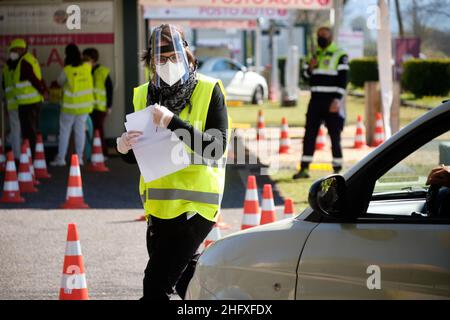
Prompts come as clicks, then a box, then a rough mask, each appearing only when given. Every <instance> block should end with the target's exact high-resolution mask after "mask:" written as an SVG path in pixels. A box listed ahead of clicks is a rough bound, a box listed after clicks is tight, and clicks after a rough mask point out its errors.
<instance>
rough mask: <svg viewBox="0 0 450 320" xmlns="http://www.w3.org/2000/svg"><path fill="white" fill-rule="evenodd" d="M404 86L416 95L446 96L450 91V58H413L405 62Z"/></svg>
mask: <svg viewBox="0 0 450 320" xmlns="http://www.w3.org/2000/svg"><path fill="white" fill-rule="evenodd" d="M401 81H402V87H403V89H405V90H407V91H410V92H411V93H413V94H414V95H415V96H416V97H423V96H446V95H447V94H448V92H449V91H450V59H427V60H423V59H411V60H408V61H406V62H405V63H404V64H403V74H402V79H401Z"/></svg>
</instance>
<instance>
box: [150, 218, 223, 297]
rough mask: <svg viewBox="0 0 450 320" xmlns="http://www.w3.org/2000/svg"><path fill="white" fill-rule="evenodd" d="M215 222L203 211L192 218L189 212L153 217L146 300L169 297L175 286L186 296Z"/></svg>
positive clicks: (179, 293)
mask: <svg viewBox="0 0 450 320" xmlns="http://www.w3.org/2000/svg"><path fill="white" fill-rule="evenodd" d="M213 226H214V222H212V221H209V220H206V219H205V218H203V217H202V216H201V215H200V214H196V215H195V216H193V217H192V218H190V219H188V220H187V219H186V214H182V215H180V216H179V217H177V218H174V219H158V218H155V217H151V221H150V222H149V226H148V227H147V251H148V255H149V261H148V264H147V268H146V269H145V276H144V296H143V297H142V299H143V300H169V299H170V296H171V295H172V293H173V292H174V289H176V291H177V293H178V295H179V296H180V297H181V298H182V299H184V296H185V294H186V289H187V286H188V284H189V281H190V280H191V278H192V276H193V275H194V271H195V266H196V263H197V259H198V257H199V254H196V252H197V249H198V247H199V246H200V245H201V244H202V242H203V241H204V239H205V238H206V236H207V235H208V233H209V232H210V231H211V229H212V227H213Z"/></svg>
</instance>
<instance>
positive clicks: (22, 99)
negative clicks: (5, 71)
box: [14, 52, 44, 105]
mask: <svg viewBox="0 0 450 320" xmlns="http://www.w3.org/2000/svg"><path fill="white" fill-rule="evenodd" d="M22 61H26V62H28V63H29V64H30V65H31V66H32V68H33V72H34V75H35V76H36V78H37V79H38V80H42V74H41V67H40V66H39V61H37V59H36V58H35V57H34V56H33V55H32V54H31V53H29V52H27V53H25V54H24V55H23V56H22V57H21V58H20V60H19V62H18V64H17V67H16V70H15V71H14V85H15V88H16V89H15V95H16V101H17V104H18V105H28V104H33V103H38V102H41V101H43V100H44V98H43V97H42V95H41V94H40V93H39V91H38V90H37V89H36V88H35V87H33V85H32V84H31V82H30V81H28V80H23V81H22V80H20V70H21V67H22Z"/></svg>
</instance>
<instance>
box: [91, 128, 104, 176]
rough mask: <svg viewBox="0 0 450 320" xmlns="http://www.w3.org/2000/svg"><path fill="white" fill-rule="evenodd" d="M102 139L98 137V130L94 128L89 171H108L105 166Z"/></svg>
mask: <svg viewBox="0 0 450 320" xmlns="http://www.w3.org/2000/svg"><path fill="white" fill-rule="evenodd" d="M102 150H103V149H102V141H101V139H100V132H99V131H98V130H95V134H94V143H93V150H92V156H91V163H90V165H89V166H88V170H89V171H97V172H108V171H109V169H108V168H107V167H106V166H105V157H104V156H103V151H102Z"/></svg>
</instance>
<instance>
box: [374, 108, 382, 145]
mask: <svg viewBox="0 0 450 320" xmlns="http://www.w3.org/2000/svg"><path fill="white" fill-rule="evenodd" d="M376 119H377V121H376V123H375V134H374V137H373V144H372V146H373V147H378V146H379V145H380V144H382V143H383V142H384V126H383V117H382V116H381V113H380V112H377V118H376Z"/></svg>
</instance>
